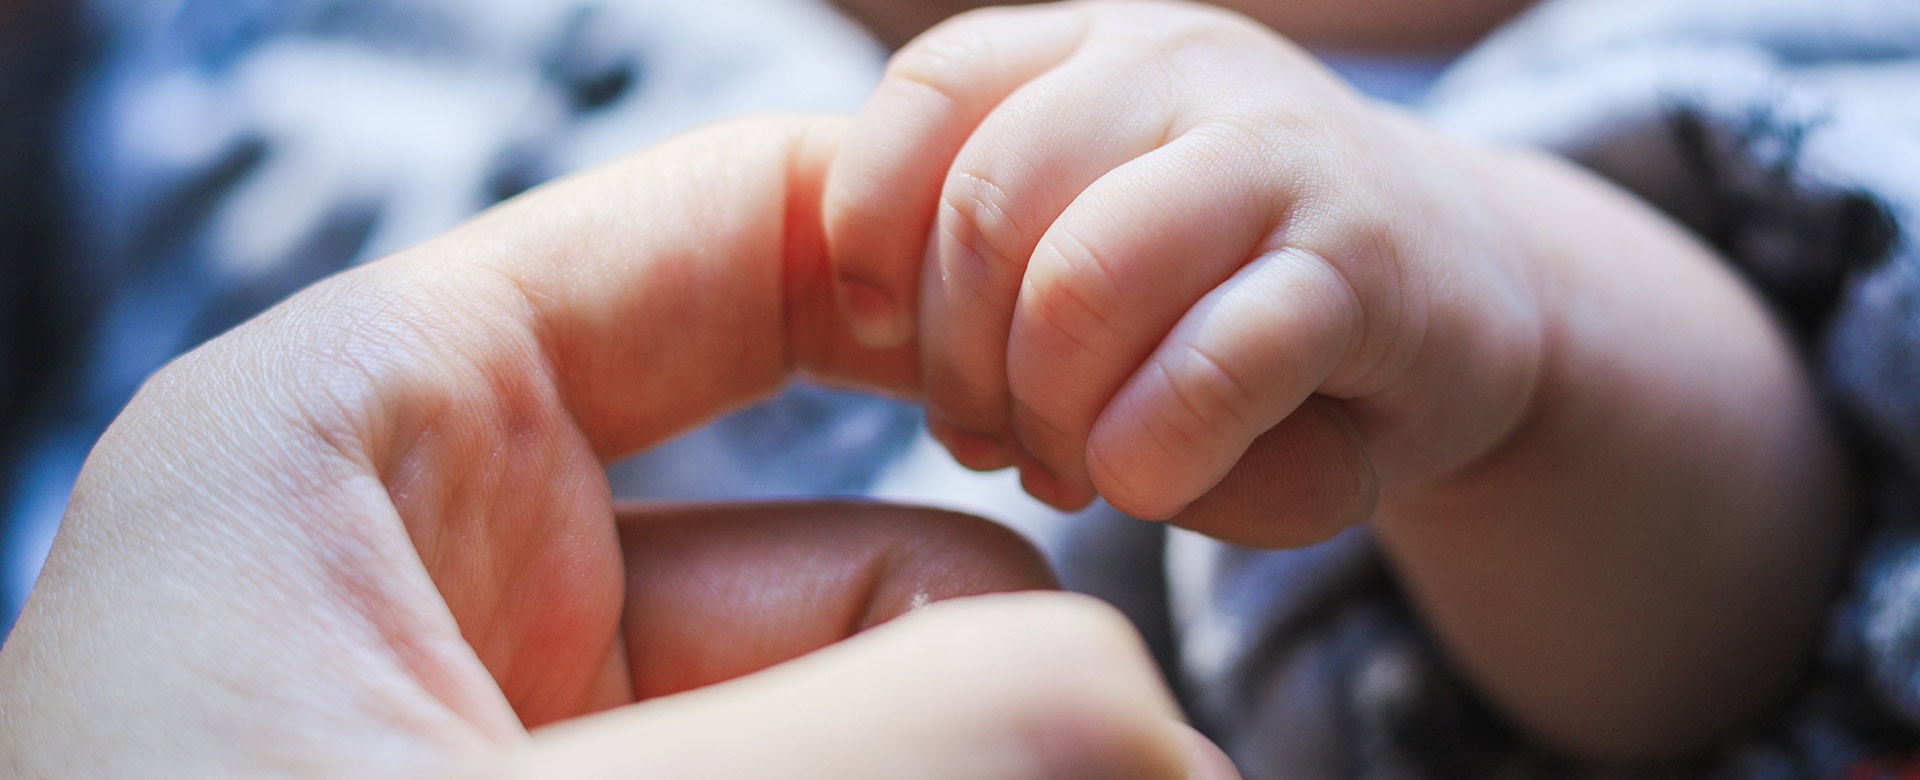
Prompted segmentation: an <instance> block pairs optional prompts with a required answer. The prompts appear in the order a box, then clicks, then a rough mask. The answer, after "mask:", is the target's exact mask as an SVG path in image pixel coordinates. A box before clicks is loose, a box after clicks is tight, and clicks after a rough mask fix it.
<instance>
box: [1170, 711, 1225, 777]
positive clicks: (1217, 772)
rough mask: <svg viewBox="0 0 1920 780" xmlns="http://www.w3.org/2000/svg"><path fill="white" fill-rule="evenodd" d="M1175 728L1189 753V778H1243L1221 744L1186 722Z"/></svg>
mask: <svg viewBox="0 0 1920 780" xmlns="http://www.w3.org/2000/svg"><path fill="white" fill-rule="evenodd" d="M1174 730H1175V731H1177V732H1179V735H1180V742H1181V747H1182V748H1183V749H1184V750H1185V751H1186V753H1187V780H1241V777H1240V770H1239V769H1236V768H1234V766H1233V759H1230V758H1227V753H1226V751H1224V750H1221V749H1220V746H1219V745H1215V744H1213V742H1212V741H1211V740H1209V739H1207V738H1206V737H1204V736H1202V735H1201V734H1200V732H1198V731H1195V730H1194V728H1193V727H1192V726H1189V725H1187V724H1185V723H1175V724H1174Z"/></svg>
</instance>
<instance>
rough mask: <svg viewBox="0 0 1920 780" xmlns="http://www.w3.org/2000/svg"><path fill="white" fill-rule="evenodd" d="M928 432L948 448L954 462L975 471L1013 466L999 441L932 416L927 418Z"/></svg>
mask: <svg viewBox="0 0 1920 780" xmlns="http://www.w3.org/2000/svg"><path fill="white" fill-rule="evenodd" d="M927 430H928V431H931V432H932V433H933V438H935V439H937V440H939V442H940V443H941V444H942V445H945V446H946V448H947V451H948V452H950V453H952V454H953V459H954V460H957V461H959V462H960V465H962V466H966V467H967V468H970V469H973V470H974V471H995V470H998V469H1004V468H1006V467H1008V466H1011V465H1013V460H1012V458H1010V457H1008V456H1007V451H1006V447H1005V446H1002V445H1001V444H1000V442H998V441H995V440H993V439H990V438H987V437H985V436H982V435H980V434H977V433H973V432H972V431H968V430H964V429H962V428H959V427H957V426H955V425H953V424H952V423H949V422H947V421H945V420H942V419H940V418H937V417H932V416H929V417H928V418H927Z"/></svg>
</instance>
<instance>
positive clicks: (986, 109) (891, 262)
mask: <svg viewBox="0 0 1920 780" xmlns="http://www.w3.org/2000/svg"><path fill="white" fill-rule="evenodd" d="M1085 27H1086V19H1085V16H1084V14H1082V13H1080V12H1079V11H1078V10H1075V9H1070V8H1065V7H1051V8H1049V9H1047V10H1044V11H1041V12H1037V13H1036V12H1032V11H1009V10H1001V9H990V10H985V11H976V12H973V13H969V14H964V15H962V16H960V17H956V18H955V19H953V20H950V21H948V22H946V23H945V24H942V25H940V26H938V27H936V28H934V29H933V30H931V31H929V32H928V33H927V34H925V35H923V36H921V38H920V39H918V40H916V41H915V42H913V43H912V44H909V45H908V46H907V47H906V48H905V49H903V50H902V51H901V52H900V54H899V55H897V56H896V57H895V58H894V60H893V61H892V62H891V63H890V64H889V65H888V67H887V73H886V77H885V78H884V79H883V80H882V81H881V83H880V86H879V87H878V88H877V89H876V90H875V92H874V95H873V97H872V98H871V99H870V100H869V101H868V104H867V106H866V108H865V109H864V110H863V111H862V112H861V115H860V118H859V119H858V120H857V121H856V122H855V124H854V126H853V128H852V129H851V130H850V131H849V133H848V135H847V138H846V142H845V144H844V145H843V146H842V148H841V152H840V154H839V155H838V157H837V158H836V159H835V160H834V163H833V167H832V169H831V170H830V172H829V174H828V178H827V183H826V190H825V193H824V196H823V203H822V211H823V214H824V217H825V221H824V225H825V230H826V238H827V243H828V247H829V250H830V252H831V253H832V255H833V257H834V264H835V269H834V270H835V272H836V275H837V278H838V286H839V293H840V297H841V299H842V301H843V302H844V304H845V305H846V307H847V309H848V313H849V315H850V317H849V320H850V323H851V325H852V326H853V332H854V334H855V336H856V337H857V338H859V339H860V340H861V341H862V342H863V343H865V344H868V345H869V346H875V347H891V346H898V345H899V344H902V343H904V342H906V341H907V339H908V338H909V337H910V336H911V335H912V327H913V306H914V301H915V299H916V298H917V297H918V294H919V289H918V286H919V278H920V259H921V256H922V253H923V252H924V250H925V248H926V246H927V240H926V236H927V234H928V231H929V230H930V229H931V228H932V226H933V217H934V211H935V207H936V204H937V203H938V201H939V198H940V193H941V190H942V187H943V185H944V183H945V182H946V180H947V174H948V168H949V167H950V166H951V164H952V163H953V160H954V157H955V156H956V155H958V154H959V152H960V148H961V146H962V145H964V144H965V143H967V139H968V138H969V137H970V136H972V135H973V132H974V129H975V128H976V127H977V126H978V125H979V124H980V122H981V120H983V119H985V118H986V117H987V115H988V114H989V113H991V112H992V111H993V110H994V109H995V107H997V106H999V105H1000V103H1001V101H1002V100H1003V99H1005V98H1006V97H1007V95H1008V94H1010V93H1012V92H1013V91H1014V90H1016V89H1019V88H1020V87H1021V86H1022V85H1023V84H1025V83H1027V82H1028V81H1030V80H1032V79H1033V78H1035V77H1036V76H1039V75H1040V74H1042V73H1045V72H1046V71H1047V70H1049V69H1051V68H1053V67H1054V66H1056V65H1058V64H1059V63H1060V62H1062V61H1063V60H1065V59H1066V58H1067V57H1068V55H1069V54H1070V53H1071V52H1072V51H1073V49H1074V47H1075V46H1077V45H1078V43H1079V41H1080V40H1081V38H1082V36H1083V35H1084V32H1085Z"/></svg>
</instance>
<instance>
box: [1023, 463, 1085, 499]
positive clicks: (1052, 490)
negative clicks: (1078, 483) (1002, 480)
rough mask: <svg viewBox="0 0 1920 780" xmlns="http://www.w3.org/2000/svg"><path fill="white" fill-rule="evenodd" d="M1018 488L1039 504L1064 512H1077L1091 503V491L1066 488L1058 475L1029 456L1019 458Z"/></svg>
mask: <svg viewBox="0 0 1920 780" xmlns="http://www.w3.org/2000/svg"><path fill="white" fill-rule="evenodd" d="M1020 486H1021V487H1022V488H1025V489H1026V491H1027V493H1028V494H1030V495H1032V496H1033V497H1034V498H1037V499H1040V501H1041V503H1044V504H1047V505H1048V506H1051V507H1053V508H1055V509H1059V510H1062V511H1066V512H1077V511H1080V510H1082V509H1085V508H1087V505H1088V504H1091V503H1093V493H1092V491H1090V490H1085V489H1079V490H1075V489H1073V488H1070V487H1068V486H1067V484H1066V483H1065V482H1063V481H1061V479H1060V475H1058V474H1055V473H1053V470H1052V469H1049V468H1047V467H1046V466H1044V465H1042V464H1041V463H1040V461H1038V460H1035V459H1034V458H1033V456H1031V455H1022V456H1020Z"/></svg>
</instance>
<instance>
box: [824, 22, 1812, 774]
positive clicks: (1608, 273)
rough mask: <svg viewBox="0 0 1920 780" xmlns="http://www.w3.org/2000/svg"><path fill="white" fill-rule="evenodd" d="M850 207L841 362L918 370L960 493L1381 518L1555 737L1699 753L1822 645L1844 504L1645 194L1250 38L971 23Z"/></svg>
mask: <svg viewBox="0 0 1920 780" xmlns="http://www.w3.org/2000/svg"><path fill="white" fill-rule="evenodd" d="M825 208H826V214H827V217H826V229H827V238H828V243H829V246H830V253H831V255H832V256H833V258H834V260H835V262H836V263H837V264H838V266H837V274H838V279H839V280H840V282H841V285H842V287H841V293H840V294H841V296H842V298H843V299H844V301H845V305H846V307H847V311H848V314H849V317H850V323H851V325H852V328H853V331H854V332H855V333H856V334H858V335H859V337H860V338H861V340H862V342H863V343H865V344H867V345H869V346H873V347H885V346H891V345H896V344H902V343H908V342H910V341H913V340H915V339H917V342H918V348H919V353H920V358H921V371H922V373H921V382H920V383H919V384H920V389H921V391H922V392H923V393H924V395H925V397H926V399H927V404H928V409H929V411H928V417H929V422H930V427H931V428H932V430H933V431H934V434H935V435H936V437H938V438H939V439H941V440H942V441H943V442H944V443H945V444H946V445H947V447H948V448H949V450H951V451H952V452H953V453H954V455H955V456H956V457H957V458H958V459H959V460H960V461H961V462H963V463H965V464H967V465H969V466H972V467H974V468H980V469H995V468H1003V467H1008V466H1017V467H1018V468H1019V469H1020V472H1021V477H1022V481H1023V483H1024V484H1025V485H1026V487H1027V489H1028V490H1029V492H1031V493H1033V494H1034V495H1035V496H1037V497H1039V498H1041V499H1043V500H1046V501H1048V502H1050V503H1053V504H1055V505H1057V506H1059V507H1061V508H1074V507H1079V506H1081V505H1084V504H1085V503H1087V502H1088V501H1090V500H1091V499H1092V498H1093V497H1094V496H1095V495H1096V494H1097V495H1099V496H1101V497H1104V498H1105V499H1106V500H1108V501H1109V502H1111V503H1112V504H1113V505H1114V506H1115V507H1117V508H1118V509H1120V510H1122V511H1125V512H1128V513H1130V514H1133V515H1136V516H1139V517H1143V518H1149V519H1171V520H1172V521H1173V522H1175V523H1177V524H1179V525H1182V526H1185V527H1188V528H1192V529H1195V530H1199V531H1202V532H1205V533H1208V534H1211V535H1214V536H1218V537H1220V538H1223V539H1226V540H1229V541H1233V542H1238V543H1242V544H1249V545H1254V546H1263V547H1279V546H1294V545H1300V544H1306V543H1311V542H1313V541H1315V540H1319V539H1324V538H1326V537H1327V536H1329V535H1331V534H1333V533H1336V532H1338V531H1340V530H1341V529H1344V528H1347V527H1349V526H1351V525H1354V524H1356V523H1360V522H1366V521H1369V519H1371V522H1372V523H1373V527H1374V530H1375V532H1376V534H1377V536H1378V538H1379V539H1380V541H1381V543H1382V545H1383V547H1384V548H1385V550H1386V552H1387V554H1388V556H1389V558H1390V559H1391V562H1392V564H1393V568H1394V571H1395V573H1396V575H1397V576H1398V578H1399V579H1400V580H1401V581H1402V582H1403V583H1404V585H1405V586H1406V587H1407V589H1408V590H1409V591H1410V593H1411V595H1412V597H1413V599H1414V601H1415V602H1416V604H1417V605H1418V606H1419V608H1420V610H1421V613H1422V615H1423V616H1424V618H1425V619H1426V620H1427V621H1428V622H1429V623H1430V625H1431V626H1432V628H1433V629H1434V630H1435V632H1436V633H1437V634H1438V635H1439V637H1440V638H1441V639H1442V641H1443V644H1444V645H1445V647H1446V648H1447V649H1448V651H1449V652H1450V653H1451V655H1452V656H1453V657H1454V659H1455V660H1456V661H1457V662H1458V664H1459V665H1460V666H1461V667H1462V668H1463V669H1464V670H1465V672H1466V673H1467V674H1468V675H1469V676H1470V677H1471V678H1472V679H1473V680H1474V681H1475V682H1477V683H1478V684H1479V686H1480V688H1481V689H1482V690H1483V691H1484V693H1485V694H1486V696H1487V697H1488V698H1489V699H1490V700H1491V701H1492V702H1493V703H1494V704H1495V705H1496V706H1498V707H1499V708H1500V709H1501V710H1502V711H1504V712H1505V713H1506V714H1507V715H1508V716H1509V717H1510V718H1512V719H1513V720H1514V721H1515V722H1516V723H1518V724H1519V725H1520V726H1522V727H1523V728H1524V729H1525V730H1527V731H1529V732H1531V733H1532V734H1534V735H1536V736H1537V737H1539V738H1540V739H1542V740H1544V741H1546V742H1548V743H1550V744H1553V745H1555V746H1558V747H1560V748H1562V749H1564V750H1567V751H1570V752H1572V753H1575V754H1578V755H1582V756H1586V757H1589V758H1594V759H1598V760H1602V761H1609V762H1622V763H1636V762H1642V761H1648V760H1654V759H1661V758H1669V757H1674V756H1678V755H1683V754H1685V753H1687V752H1689V751H1693V750H1697V749H1701V748H1703V747H1706V746H1708V745H1710V744H1711V743H1712V741H1713V740H1715V739H1717V738H1719V737H1722V736H1724V735H1726V734H1728V733H1729V732H1730V731H1731V730H1733V729H1735V728H1737V727H1739V726H1740V725H1742V724H1744V723H1746V722H1748V720H1749V719H1751V718H1753V717H1755V716H1757V714H1759V713H1761V712H1763V711H1764V709H1765V707H1766V706H1767V705H1768V704H1769V703H1770V702H1772V701H1773V700H1774V699H1775V698H1776V697H1777V696H1779V695H1780V694H1781V693H1782V692H1783V691H1784V690H1785V689H1786V688H1787V686H1788V685H1789V684H1790V683H1791V682H1792V681H1793V680H1794V679H1795V677H1796V675H1797V673H1798V671H1799V669H1800V667H1801V664H1802V663H1803V662H1804V660H1805V658H1806V656H1807V653H1808V651H1809V648H1810V647H1811V646H1812V644H1813V641H1812V637H1813V631H1814V628H1815V625H1816V622H1817V620H1818V616H1819V614H1820V612H1821V607H1822V605H1823V603H1824V599H1825V597H1826V594H1827V593H1828V590H1829V586H1830V584H1831V581H1832V579H1833V577H1834V572H1835V567H1836V566H1837V561H1838V550H1839V547H1840V543H1841V540H1842V537H1843V536H1844V534H1845V533H1846V525H1847V523H1846V521H1845V518H1846V517H1847V516H1848V498H1847V495H1846V490H1845V485H1844V480H1843V478H1842V475H1841V471H1840V466H1839V463H1840V460H1839V456H1838V454H1837V449H1836V445H1835V442H1834V437H1833V434H1832V432H1831V430H1830V428H1829V424H1828V422H1827V421H1826V420H1825V418H1824V417H1823V415H1822V412H1821V408H1820V406H1819V404H1818V402H1817V400H1816V398H1815V395H1814V393H1813V391H1812V390H1811V388H1810V386H1809V383H1808V380H1807V379H1806V376H1805V372H1804V371H1803V369H1802V367H1801V366H1800V364H1799V363H1798V361H1797V358H1796V355H1795V353H1794V350H1793V349H1792V346H1791V344H1790V342H1789V339H1788V338H1787V337H1786V336H1785V335H1784V334H1783V333H1782V332H1781V330H1780V329H1779V327H1778V326H1777V325H1776V323H1775V322H1774V321H1773V320H1772V319H1770V317H1769V316H1768V314H1767V312H1766V311H1765V309H1764V307H1763V305H1762V304H1761V302H1760V301H1759V300H1758V299H1757V298H1756V297H1755V296H1754V294H1753V293H1752V292H1751V291H1750V290H1748V289H1747V288H1746V287H1745V286H1743V285H1742V283H1741V282H1740V281H1739V280H1738V279H1737V278H1736V277H1735V276H1734V275H1733V274H1732V273H1731V272H1730V271H1729V270H1728V269H1727V268H1726V266H1725V264H1724V263H1723V262H1722V261H1721V260H1720V259H1719V258H1717V257H1715V256H1714V255H1713V253H1712V252H1711V251H1710V250H1708V249H1707V248H1706V247H1704V246H1702V245H1701V244H1700V243H1699V242H1698V241H1696V240H1695V239H1693V238H1692V237H1691V236H1689V235H1688V234H1686V233H1684V232H1683V231H1681V230H1680V229H1678V228H1676V227H1675V226H1674V225H1672V224H1671V223H1669V222H1668V221H1666V220H1665V219H1663V218H1662V217H1661V216H1659V215H1658V214H1656V213H1654V212H1652V211H1651V210H1649V209H1648V208H1646V207H1645V206H1644V205H1642V204H1640V203H1638V202H1636V201H1635V200H1633V199H1632V198H1630V197H1628V196H1626V195H1624V194H1622V193H1621V192H1619V191H1617V190H1614V189H1613V188H1611V187H1609V186H1607V185H1606V184H1604V183H1602V182H1600V181H1598V180H1596V179H1595V178H1593V177H1591V176H1589V175H1586V174H1584V173H1582V172H1580V171H1578V170H1576V169H1574V168H1572V167H1571V166H1568V165H1565V164H1562V163H1559V162H1557V161H1554V160H1552V159H1548V158H1546V157H1543V156H1540V155H1536V154H1530V153H1526V152H1522V151H1515V150H1500V149H1489V148H1481V147H1477V146H1474V145H1471V144H1468V143H1464V142H1460V141H1456V140H1453V139H1450V138H1447V137H1444V136H1442V135H1440V134H1438V133H1436V132H1433V131H1431V130H1428V129H1426V128H1424V127H1422V126H1421V125H1419V124H1418V123H1417V122H1415V121H1413V120H1411V119H1410V118H1409V117H1407V116H1405V115H1402V114H1400V113H1397V112H1396V111H1394V110H1392V109H1389V108H1385V107H1382V106H1379V105H1375V104H1372V103H1369V102H1368V101H1366V100H1364V99H1362V98H1360V97H1358V96H1356V95H1355V94H1353V93H1352V91H1351V90H1350V89H1348V88H1347V87H1345V86H1344V85H1342V84H1341V83H1340V82H1339V81H1338V80H1337V79H1336V78H1334V77H1333V76H1331V75H1330V74H1329V73H1328V72H1326V71H1325V70H1324V69H1322V68H1321V67H1320V66H1318V65H1317V64H1316V63H1315V62H1314V61H1313V60H1312V58H1311V57H1309V56H1307V55H1305V54H1304V53H1303V52H1301V51H1300V50H1299V49H1297V48H1295V47H1294V46H1292V45H1291V44H1289V43H1288V42H1286V41H1284V40H1282V39H1280V38H1278V37H1276V36H1275V35H1274V34H1273V33H1271V32H1270V31H1269V30H1268V29H1265V28H1264V27H1263V26H1261V25H1259V24H1256V23H1254V22H1252V21H1250V20H1248V19H1246V18H1244V17H1239V16H1235V15H1233V14H1229V13H1226V12H1222V11H1219V10H1217V9H1211V8H1206V7H1203V6H1187V5H1173V4H1134V3H1087V4H1072V5H1058V6H1039V7H1030V8H1021V9H1011V10H992V11H983V12H978V13H975V14H970V15H966V16H963V17H960V18H958V19H955V20H953V21H950V22H948V23H945V24H943V25H941V26H940V27H938V28H936V29H934V30H933V31H931V32H929V33H928V34H927V35H926V36H924V37H922V38H921V39H919V40H918V41H916V42H914V43H913V44H911V45H909V46H907V47H906V48H905V49H904V50H903V51H902V52H901V53H900V54H899V55H898V56H897V57H896V58H895V59H894V61H893V62H892V64H891V65H890V67H889V69H888V75H887V78H886V80H885V81H884V83H883V84H882V85H881V86H880V88H879V90H878V92H877V93H876V95H875V97H874V99H873V100H872V102H871V103H870V104H869V105H868V106H867V107H866V109H865V110H864V111H863V112H862V113H861V115H860V117H859V119H858V120H857V122H856V124H855V126H854V129H853V130H852V131H851V135H850V136H849V139H848V141H847V144H846V150H845V151H844V152H843V153H842V154H841V155H840V156H839V157H838V159H837V160H836V162H835V164H834V168H833V171H832V173H831V175H830V177H829V180H828V184H827V194H826V204H825Z"/></svg>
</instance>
